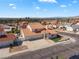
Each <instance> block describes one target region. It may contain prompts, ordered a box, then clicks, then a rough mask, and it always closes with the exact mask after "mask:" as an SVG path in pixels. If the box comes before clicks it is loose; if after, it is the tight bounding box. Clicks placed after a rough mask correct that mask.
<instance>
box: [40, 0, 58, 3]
mask: <svg viewBox="0 0 79 59" xmlns="http://www.w3.org/2000/svg"><path fill="white" fill-rule="evenodd" d="M39 2H48V3H57V1H56V0H39Z"/></svg>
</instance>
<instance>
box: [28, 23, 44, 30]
mask: <svg viewBox="0 0 79 59" xmlns="http://www.w3.org/2000/svg"><path fill="white" fill-rule="evenodd" d="M29 25H30V27H31V28H32V29H41V28H44V26H43V25H42V24H40V23H37V22H35V23H30V24H29Z"/></svg>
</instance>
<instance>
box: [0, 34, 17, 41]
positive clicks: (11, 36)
mask: <svg viewBox="0 0 79 59" xmlns="http://www.w3.org/2000/svg"><path fill="white" fill-rule="evenodd" d="M15 39H16V36H15V35H14V34H6V36H5V37H1V38H0V42H3V41H11V40H15Z"/></svg>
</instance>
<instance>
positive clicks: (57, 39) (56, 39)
mask: <svg viewBox="0 0 79 59" xmlns="http://www.w3.org/2000/svg"><path fill="white" fill-rule="evenodd" d="M51 40H53V41H54V42H60V40H61V38H52V39H51Z"/></svg>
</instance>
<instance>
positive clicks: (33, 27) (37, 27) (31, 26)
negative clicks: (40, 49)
mask: <svg viewBox="0 0 79 59" xmlns="http://www.w3.org/2000/svg"><path fill="white" fill-rule="evenodd" d="M27 28H28V29H29V30H30V31H32V32H36V33H38V32H41V31H43V30H45V27H44V26H43V25H41V24H40V23H29V24H28V25H27Z"/></svg>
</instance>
